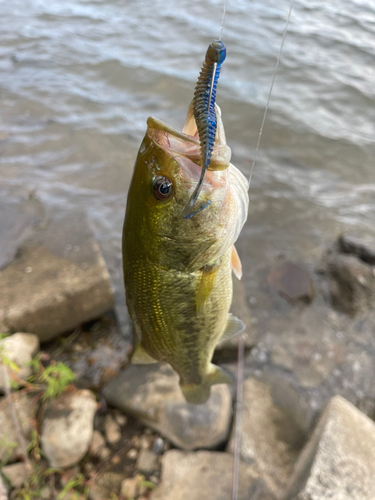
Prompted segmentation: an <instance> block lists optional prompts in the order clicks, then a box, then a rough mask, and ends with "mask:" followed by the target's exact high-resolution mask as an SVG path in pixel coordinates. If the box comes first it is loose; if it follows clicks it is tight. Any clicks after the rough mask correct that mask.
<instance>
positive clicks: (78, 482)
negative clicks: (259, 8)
mask: <svg viewBox="0 0 375 500" xmlns="http://www.w3.org/2000/svg"><path fill="white" fill-rule="evenodd" d="M84 481H85V479H84V477H83V475H82V474H77V475H76V477H74V478H72V479H70V480H69V481H68V482H67V484H66V485H65V486H64V488H63V489H62V490H61V491H60V493H59V494H58V496H57V500H62V499H63V498H64V497H65V495H66V494H67V493H69V494H70V498H71V499H72V500H73V499H74V498H77V500H78V499H79V498H80V497H81V496H82V494H81V493H80V492H79V491H77V490H76V489H75V488H76V487H77V486H82V485H83V484H84Z"/></svg>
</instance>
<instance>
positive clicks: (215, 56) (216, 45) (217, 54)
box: [206, 40, 227, 64]
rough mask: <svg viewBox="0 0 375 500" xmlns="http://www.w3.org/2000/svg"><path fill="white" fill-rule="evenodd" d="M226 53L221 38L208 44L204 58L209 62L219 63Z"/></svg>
mask: <svg viewBox="0 0 375 500" xmlns="http://www.w3.org/2000/svg"><path fill="white" fill-rule="evenodd" d="M226 55H227V49H226V48H225V45H224V44H223V42H222V41H221V40H214V41H213V42H212V43H210V45H209V46H208V49H207V52H206V60H207V61H209V62H210V63H211V64H214V63H216V64H221V63H222V62H224V60H225V57H226Z"/></svg>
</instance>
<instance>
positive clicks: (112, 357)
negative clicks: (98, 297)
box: [44, 314, 130, 390]
mask: <svg viewBox="0 0 375 500" xmlns="http://www.w3.org/2000/svg"><path fill="white" fill-rule="evenodd" d="M65 337H66V340H67V342H66V343H62V342H61V339H60V337H59V338H57V339H56V340H55V341H52V342H50V343H49V344H48V345H46V346H45V347H44V350H45V351H46V352H48V353H49V354H51V356H52V358H53V359H54V360H56V361H61V362H63V363H65V364H66V365H67V366H69V368H70V369H71V370H72V371H73V372H74V374H75V376H76V379H77V386H79V387H80V388H82V389H90V390H98V389H100V388H101V387H102V386H103V385H104V383H106V382H108V381H109V380H110V379H111V378H114V377H115V376H117V375H118V374H119V372H120V370H121V368H122V366H123V365H124V363H125V362H126V360H127V357H128V352H129V347H130V342H129V341H128V340H127V339H125V338H123V337H122V335H121V334H120V332H119V330H118V328H117V325H116V321H115V318H114V317H113V315H112V314H107V315H105V316H103V317H101V318H100V320H98V321H95V323H94V324H93V325H91V326H89V325H84V327H83V328H82V331H81V333H80V334H79V335H78V336H77V337H76V338H75V339H74V342H71V337H70V334H68V335H66V336H65ZM63 345H64V348H62V346H63Z"/></svg>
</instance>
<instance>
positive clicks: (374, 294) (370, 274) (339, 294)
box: [328, 255, 375, 316]
mask: <svg viewBox="0 0 375 500" xmlns="http://www.w3.org/2000/svg"><path fill="white" fill-rule="evenodd" d="M328 277H329V291H330V295H331V300H332V305H333V306H334V307H335V308H336V309H338V310H340V311H343V312H345V313H346V314H349V315H350V316H354V315H355V314H360V313H364V312H366V311H367V310H368V309H371V308H373V307H374V304H375V267H372V266H370V265H369V264H366V263H364V262H362V261H361V260H358V259H357V258H356V257H354V256H353V255H334V256H333V257H332V258H331V259H330V260H329V262H328Z"/></svg>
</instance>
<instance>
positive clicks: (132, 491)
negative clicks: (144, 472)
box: [120, 477, 139, 498]
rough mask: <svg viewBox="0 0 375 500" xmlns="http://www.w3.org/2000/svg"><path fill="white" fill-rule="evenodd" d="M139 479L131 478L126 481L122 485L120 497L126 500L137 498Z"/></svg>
mask: <svg viewBox="0 0 375 500" xmlns="http://www.w3.org/2000/svg"><path fill="white" fill-rule="evenodd" d="M138 484H139V478H138V477H129V478H127V479H124V480H123V481H122V483H121V488H120V495H121V496H124V497H125V498H135V497H136V496H137V493H138Z"/></svg>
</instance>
